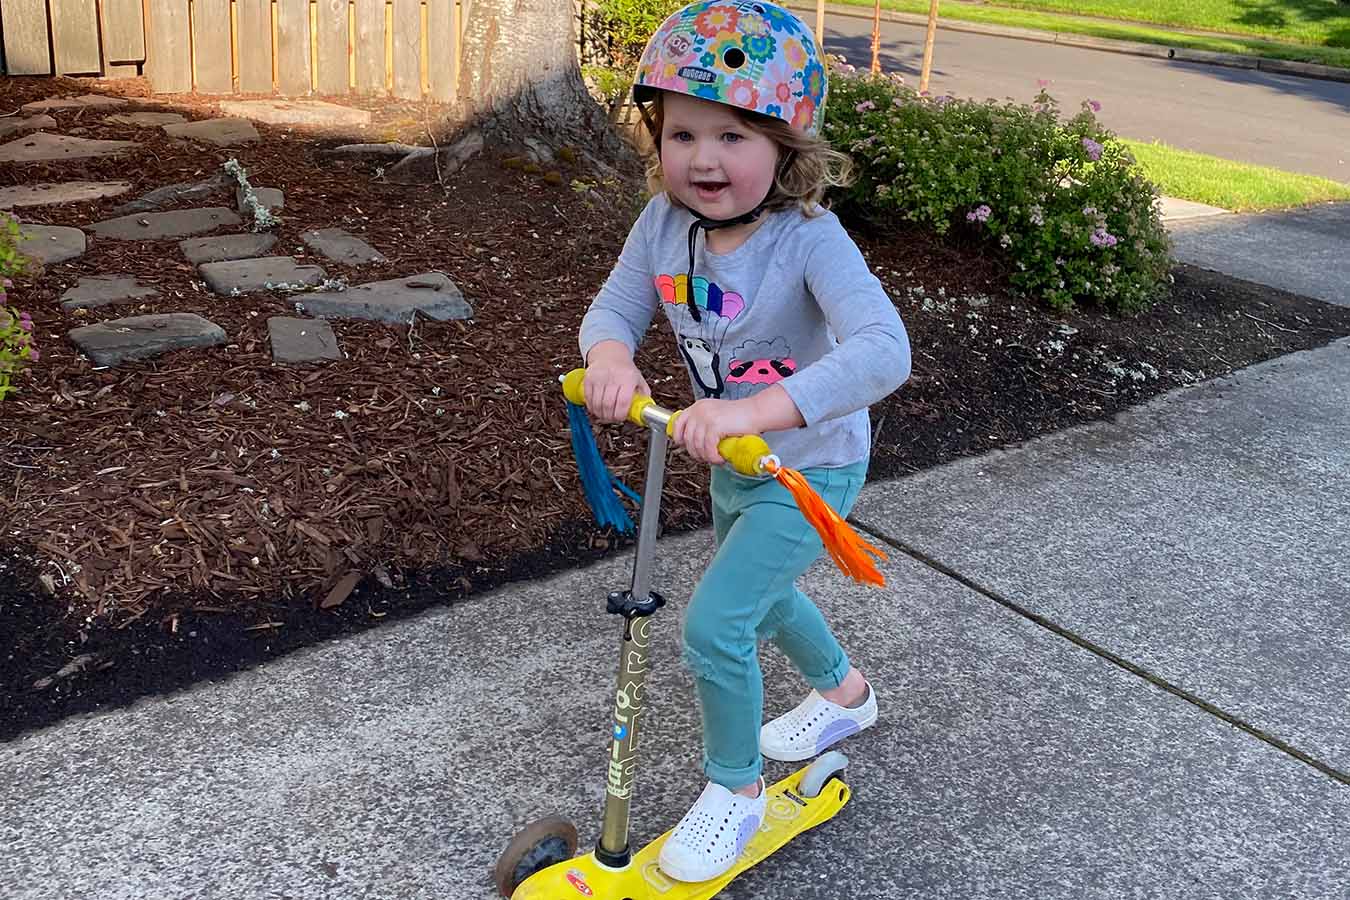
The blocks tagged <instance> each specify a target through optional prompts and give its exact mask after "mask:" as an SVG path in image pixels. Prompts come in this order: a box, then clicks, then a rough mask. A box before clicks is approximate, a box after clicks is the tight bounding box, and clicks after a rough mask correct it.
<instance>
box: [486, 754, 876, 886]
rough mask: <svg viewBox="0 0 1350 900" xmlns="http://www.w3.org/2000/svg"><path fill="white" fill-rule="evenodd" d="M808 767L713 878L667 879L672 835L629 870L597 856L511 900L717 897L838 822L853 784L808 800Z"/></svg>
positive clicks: (549, 873) (780, 786)
mask: <svg viewBox="0 0 1350 900" xmlns="http://www.w3.org/2000/svg"><path fill="white" fill-rule="evenodd" d="M805 771H806V769H801V770H800V771H797V772H794V773H793V774H792V775H789V776H788V777H787V778H784V779H783V780H782V781H780V782H778V783H777V784H775V785H773V787H771V788H769V798H768V801H767V802H766V803H765V814H764V823H763V824H762V825H761V826H760V828H759V831H757V832H756V833H755V836H754V837H752V838H751V839H750V841H749V842H748V843H747V844H746V845H745V849H744V850H743V851H742V852H741V855H740V858H739V859H737V860H736V865H734V866H732V867H731V869H729V870H728V871H727V872H725V873H723V874H722V875H720V876H718V877H717V878H714V879H712V880H711V881H700V882H697V883H689V882H680V881H675V880H674V879H671V878H668V877H666V876H665V875H664V874H663V873H662V872H661V869H660V867H659V866H658V865H657V859H658V857H659V856H660V854H661V847H662V845H663V844H665V842H666V838H668V837H670V832H669V831H667V832H666V833H665V834H663V835H661V836H660V837H659V838H657V839H656V840H654V841H652V842H651V843H650V844H648V845H647V846H645V847H643V848H642V849H641V850H639V851H638V852H637V853H635V854H634V855H633V861H632V862H631V863H630V864H629V865H628V867H627V868H624V869H610V868H606V867H605V866H602V865H601V864H600V863H599V861H597V860H596V858H595V854H594V853H589V854H587V855H585V856H578V857H575V858H573V859H569V860H566V861H565V862H560V863H558V864H556V865H553V866H550V867H548V868H547V869H544V870H542V871H540V872H536V873H535V874H534V875H532V876H531V877H530V878H528V879H526V880H525V882H524V883H522V884H521V885H520V887H518V888H516V892H515V893H514V894H512V895H511V900H575V898H582V897H592V898H595V900H657V898H660V900H707V898H709V897H714V896H716V895H717V894H718V892H720V891H721V890H722V888H724V887H726V886H727V885H728V884H730V883H731V882H732V880H733V879H735V878H736V876H738V875H740V874H741V873H742V872H744V871H745V870H746V869H748V868H750V867H751V866H753V865H754V864H755V863H757V862H759V861H760V860H762V859H764V858H765V857H767V856H769V855H771V854H773V853H776V852H777V851H778V850H779V849H781V848H782V847H783V845H785V844H786V843H787V842H788V841H790V840H792V839H793V838H794V837H796V836H797V835H799V834H801V833H802V832H804V831H807V830H809V829H811V828H814V827H816V826H817V825H819V824H821V823H822V822H827V821H829V820H830V819H832V818H834V816H835V814H836V813H838V812H839V810H841V809H843V808H844V804H846V803H848V800H849V797H850V796H851V793H852V792H851V791H850V790H849V787H848V785H847V784H844V782H843V781H841V780H839V779H837V778H836V779H834V780H832V781H829V782H827V783H826V784H825V786H824V788H822V789H821V792H820V795H819V796H816V797H803V796H802V795H801V794H800V793H799V792H798V786H799V784H800V782H801V779H802V775H803V773H805Z"/></svg>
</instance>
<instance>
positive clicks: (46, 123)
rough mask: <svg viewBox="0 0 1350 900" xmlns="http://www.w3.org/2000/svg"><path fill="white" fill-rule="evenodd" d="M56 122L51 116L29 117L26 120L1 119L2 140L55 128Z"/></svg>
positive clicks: (0, 131) (0, 133)
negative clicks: (26, 132)
mask: <svg viewBox="0 0 1350 900" xmlns="http://www.w3.org/2000/svg"><path fill="white" fill-rule="evenodd" d="M55 127H56V120H55V119H53V118H52V117H51V116H28V117H27V118H24V119H0V140H3V139H4V138H7V137H9V136H10V135H12V134H23V133H24V132H25V131H37V130H38V129H39V128H55Z"/></svg>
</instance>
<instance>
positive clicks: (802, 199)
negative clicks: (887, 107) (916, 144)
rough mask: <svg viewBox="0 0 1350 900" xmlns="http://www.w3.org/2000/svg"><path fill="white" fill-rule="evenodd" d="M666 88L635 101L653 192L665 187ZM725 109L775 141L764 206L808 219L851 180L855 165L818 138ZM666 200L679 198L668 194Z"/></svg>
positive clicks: (776, 121) (784, 124) (780, 123)
mask: <svg viewBox="0 0 1350 900" xmlns="http://www.w3.org/2000/svg"><path fill="white" fill-rule="evenodd" d="M664 96H665V92H664V91H657V92H656V96H655V97H654V98H653V99H652V101H651V102H650V103H639V104H638V112H639V113H641V115H642V121H643V122H644V123H645V124H646V126H647V130H648V131H649V132H651V135H652V141H653V142H654V144H655V149H656V152H655V153H654V154H653V155H652V161H651V163H650V164H649V165H648V166H647V189H648V190H649V191H651V193H652V194H659V193H663V192H665V190H666V180H665V174H664V173H663V172H662V171H661V129H662V127H663V126H664V124H665V106H664V104H663V103H662V98H663V97H664ZM728 108H729V109H730V110H731V111H732V112H733V113H734V114H735V116H736V118H738V119H740V121H741V123H742V124H744V125H745V127H746V128H749V129H751V130H752V131H755V132H757V133H759V134H762V135H764V136H765V137H767V138H769V139H770V140H772V141H773V142H774V143H775V144H777V145H778V160H779V163H778V172H777V173H776V174H775V175H774V179H773V187H772V188H771V189H770V190H769V197H768V199H767V200H765V201H764V209H766V210H780V209H790V208H792V207H793V206H797V207H799V208H800V209H801V211H802V215H804V216H807V217H808V218H810V217H812V216H816V215H819V211H818V207H819V206H820V205H821V201H822V200H823V199H824V197H825V192H826V191H827V190H829V189H830V188H832V187H845V186H847V185H849V184H851V183H852V181H853V164H852V162H851V161H850V160H849V158H848V157H847V156H845V155H844V154H842V153H840V152H839V151H838V150H835V149H834V148H833V147H831V146H830V144H829V142H828V141H826V140H824V139H822V138H819V137H808V136H807V135H805V134H802V133H801V132H800V131H798V130H797V129H795V128H793V127H792V126H791V125H789V124H788V123H787V122H784V121H783V120H782V119H777V118H774V117H773V116H766V115H761V114H760V113H753V112H749V111H748V110H743V109H740V108H738V107H735V106H730V105H729V104H728ZM670 202H671V203H674V204H675V205H677V206H679V205H680V202H679V200H678V199H676V197H675V196H674V195H673V194H672V195H670Z"/></svg>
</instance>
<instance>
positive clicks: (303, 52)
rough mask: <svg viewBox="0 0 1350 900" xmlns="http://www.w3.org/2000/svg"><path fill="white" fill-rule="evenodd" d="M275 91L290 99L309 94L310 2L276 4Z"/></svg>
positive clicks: (285, 0)
mask: <svg viewBox="0 0 1350 900" xmlns="http://www.w3.org/2000/svg"><path fill="white" fill-rule="evenodd" d="M276 54H277V88H278V89H279V90H280V91H281V92H282V93H283V94H287V95H289V96H292V97H294V96H298V95H300V94H308V93H309V90H310V84H309V80H310V74H311V73H310V66H309V0H278V2H277V48H276Z"/></svg>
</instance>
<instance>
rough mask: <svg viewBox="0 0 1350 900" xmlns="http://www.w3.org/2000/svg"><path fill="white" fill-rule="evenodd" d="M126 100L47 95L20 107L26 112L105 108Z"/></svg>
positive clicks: (84, 95) (89, 96)
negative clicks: (45, 97) (43, 98)
mask: <svg viewBox="0 0 1350 900" xmlns="http://www.w3.org/2000/svg"><path fill="white" fill-rule="evenodd" d="M128 102H129V101H126V100H123V99H122V98H120V97H105V96H103V95H102V94H81V95H80V96H78V97H48V98H47V99H46V100H34V101H33V102H32V103H25V104H24V105H23V107H22V109H23V111H24V112H26V113H35V112H50V111H52V110H64V109H105V108H108V107H113V106H126V105H127V103H128Z"/></svg>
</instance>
